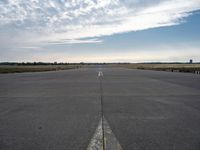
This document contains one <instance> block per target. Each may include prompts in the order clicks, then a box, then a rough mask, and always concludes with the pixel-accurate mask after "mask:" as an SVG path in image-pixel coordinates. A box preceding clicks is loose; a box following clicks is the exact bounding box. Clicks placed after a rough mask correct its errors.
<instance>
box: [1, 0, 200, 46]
mask: <svg viewBox="0 0 200 150" xmlns="http://www.w3.org/2000/svg"><path fill="white" fill-rule="evenodd" d="M199 9H200V0H190V1H188V0H165V1H163V0H154V1H153V2H152V1H151V2H150V1H148V0H143V1H140V0H29V1H25V0H1V1H0V33H1V35H0V39H2V38H3V37H5V34H6V37H7V38H9V39H10V37H12V39H10V40H9V41H10V42H13V41H14V43H23V44H24V43H26V44H27V45H29V44H30V43H31V44H33V43H35V44H37V43H41V42H46V41H48V42H47V43H51V44H52V43H56V44H58V43H65V44H66V43H70V44H72V43H100V42H102V41H101V40H98V39H96V38H97V37H101V36H109V35H113V34H118V33H124V32H131V31H138V30H146V29H150V28H157V27H163V26H171V25H177V24H180V23H182V22H183V21H184V18H185V17H187V16H189V15H190V14H191V13H192V12H193V11H197V10H199ZM84 38H88V39H87V40H82V39H84ZM90 38H91V39H90ZM1 43H3V42H2V40H1V41H0V44H1ZM18 45H20V44H18Z"/></svg>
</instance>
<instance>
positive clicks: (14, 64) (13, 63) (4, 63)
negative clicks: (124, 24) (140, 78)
mask: <svg viewBox="0 0 200 150" xmlns="http://www.w3.org/2000/svg"><path fill="white" fill-rule="evenodd" d="M110 64H188V63H186V62H166V63H165V62H144V63H129V62H122V63H120V62H113V63H85V62H80V63H64V62H53V63H52V62H20V63H19V62H0V65H13V66H30V65H31V66H32V65H110ZM193 64H200V62H196V63H193Z"/></svg>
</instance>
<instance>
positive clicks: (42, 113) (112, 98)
mask: <svg viewBox="0 0 200 150" xmlns="http://www.w3.org/2000/svg"><path fill="white" fill-rule="evenodd" d="M102 115H103V117H104V118H105V120H106V124H107V127H108V128H109V130H108V131H110V130H111V131H112V137H114V138H115V139H116V141H117V142H118V144H119V145H120V146H121V148H122V149H123V150H171V149H173V150H199V149H200V76H199V75H195V74H187V73H175V72H161V71H145V70H131V69H124V68H111V67H110V68H104V67H103V66H97V67H94V68H82V69H75V70H66V71H57V72H43V73H20V74H1V75H0V150H86V149H88V147H89V145H90V143H91V141H92V138H93V137H94V135H95V131H96V130H97V127H98V126H99V122H100V120H101V119H102ZM104 130H105V132H104V133H105V136H106V135H107V132H106V129H104ZM109 141H110V140H109ZM109 141H107V142H108V143H109ZM104 149H105V148H104Z"/></svg>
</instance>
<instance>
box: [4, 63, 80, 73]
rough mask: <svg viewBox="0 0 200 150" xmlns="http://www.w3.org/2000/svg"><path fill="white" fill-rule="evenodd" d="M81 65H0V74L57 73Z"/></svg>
mask: <svg viewBox="0 0 200 150" xmlns="http://www.w3.org/2000/svg"><path fill="white" fill-rule="evenodd" d="M80 67H81V65H78V64H77V65H25V66H23V65H0V73H22V72H43V71H58V70H67V69H76V68H80Z"/></svg>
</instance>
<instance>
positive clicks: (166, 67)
mask: <svg viewBox="0 0 200 150" xmlns="http://www.w3.org/2000/svg"><path fill="white" fill-rule="evenodd" d="M116 66H117V67H124V68H129V69H144V70H158V71H171V72H188V73H198V72H199V71H200V64H178V63H177V64H167V63H161V64H159V63H158V64H153V63H141V64H139V63H138V64H137V63H136V64H117V65H116Z"/></svg>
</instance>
